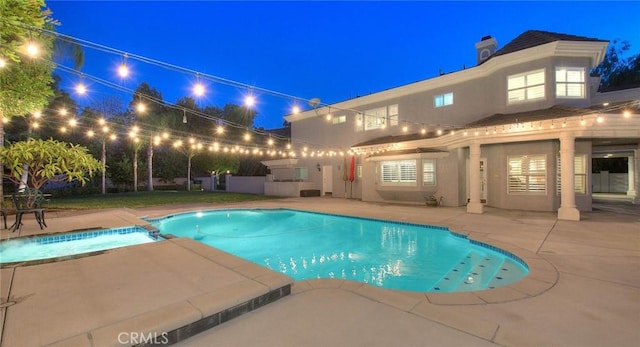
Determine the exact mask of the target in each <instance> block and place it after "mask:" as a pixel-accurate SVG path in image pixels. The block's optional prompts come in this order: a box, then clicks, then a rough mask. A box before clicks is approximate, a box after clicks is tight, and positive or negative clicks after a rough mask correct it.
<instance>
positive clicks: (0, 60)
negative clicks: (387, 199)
mask: <svg viewBox="0 0 640 347" xmlns="http://www.w3.org/2000/svg"><path fill="white" fill-rule="evenodd" d="M5 66H7V61H6V60H5V59H4V58H3V57H0V69H2V68H3V67H5Z"/></svg>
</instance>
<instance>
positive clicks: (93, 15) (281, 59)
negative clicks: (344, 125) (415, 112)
mask: <svg viewBox="0 0 640 347" xmlns="http://www.w3.org/2000/svg"><path fill="white" fill-rule="evenodd" d="M46 4H47V6H48V7H49V8H50V9H51V10H52V11H53V15H52V17H53V18H54V19H56V20H57V21H59V22H60V25H59V26H58V27H57V28H56V32H58V33H61V34H64V35H68V36H71V37H74V38H77V39H80V40H82V41H86V42H91V43H93V44H97V45H100V46H102V47H103V49H93V48H87V47H85V63H84V66H83V67H82V68H81V70H80V74H70V73H68V72H66V71H59V74H60V75H61V76H62V78H63V81H62V84H61V86H62V87H63V88H64V89H65V90H67V89H68V91H69V93H71V94H72V95H73V86H74V85H75V84H76V83H77V82H78V80H79V79H83V80H84V79H85V77H82V76H94V77H97V78H99V79H102V80H106V81H110V82H113V83H116V84H117V85H118V86H121V87H123V88H120V89H118V88H113V87H106V86H104V85H101V84H100V83H93V84H91V83H92V82H89V93H88V94H87V95H85V96H75V95H74V99H76V100H77V101H78V102H79V103H80V104H85V105H90V104H92V103H94V102H99V101H100V100H101V99H103V98H105V97H118V98H120V99H121V100H123V103H124V105H126V104H128V103H129V101H130V100H131V94H129V93H128V92H125V91H123V89H124V90H135V88H136V87H137V86H138V85H139V84H140V83H142V82H143V81H144V82H147V83H148V84H149V85H151V86H152V87H154V88H156V89H157V90H158V91H160V92H161V93H162V96H163V99H164V100H165V101H167V102H170V103H174V102H175V101H176V100H178V99H180V98H182V97H185V96H193V95H192V92H191V88H192V86H193V83H195V82H196V80H198V81H201V82H203V83H204V84H205V85H206V87H207V92H206V94H205V95H204V96H203V97H201V98H197V102H198V104H199V105H200V106H207V105H216V106H220V107H222V106H224V105H225V104H227V103H235V104H242V103H243V98H244V96H245V95H246V94H248V93H251V94H253V95H254V96H255V97H256V100H257V103H256V105H255V106H254V108H255V109H256V111H257V112H258V114H257V116H256V118H255V121H254V124H255V126H256V127H263V128H266V129H272V128H278V127H281V126H282V124H283V122H284V116H285V115H287V114H290V113H291V107H292V105H293V104H297V105H299V106H300V107H301V108H302V109H303V110H304V109H310V107H309V105H308V103H307V101H308V100H309V99H312V98H319V99H320V101H321V103H322V104H329V103H335V102H340V101H344V100H348V99H351V98H354V97H357V96H363V95H368V94H371V93H374V92H378V91H383V90H386V89H389V88H393V87H397V86H401V85H405V84H409V83H413V82H416V81H420V80H424V79H429V78H433V77H436V76H438V75H439V74H440V72H444V73H448V72H454V71H458V70H460V69H462V68H463V67H466V68H469V67H473V66H475V65H476V50H475V43H476V42H478V41H480V39H481V38H482V37H483V36H486V35H491V36H493V37H494V38H496V40H497V41H498V46H499V47H502V46H504V45H505V44H507V43H508V42H509V41H511V40H513V39H514V38H516V37H517V36H518V35H519V34H521V33H523V32H525V31H527V30H531V29H535V30H545V31H552V32H558V33H564V34H571V35H579V36H587V37H591V38H596V39H603V40H610V41H612V42H613V40H616V39H617V40H627V41H629V42H630V43H631V54H638V53H640V25H638V13H640V2H636V1H626V2H611V1H587V2H578V1H559V2H558V1H549V2H528V1H497V2H483V1H466V2H465V1H461V2H454V1H443V2H434V1H412V2H397V1H394V2H381V1H375V2H371V1H354V2H341V1H329V2H318V1H301V2H294V1H281V2H272V1H258V2H249V1H222V2H220V1H65V0H48V1H46ZM114 51H115V52H125V53H128V56H129V58H126V60H125V61H126V63H127V65H128V66H129V67H130V69H131V76H130V77H128V78H127V79H122V78H120V77H119V76H117V73H116V67H117V65H119V64H120V63H121V62H122V61H123V57H124V55H123V54H114V53H113V52H114ZM130 56H141V57H144V58H147V59H152V60H153V61H155V62H157V63H156V64H149V63H146V62H143V61H139V60H136V59H131V58H130ZM167 66H173V67H179V68H168V67H167ZM185 71H187V73H185ZM201 76H215V77H217V78H222V79H225V80H228V81H232V82H233V83H231V84H233V86H229V85H225V84H222V83H216V82H214V81H211V80H209V79H208V78H204V77H201ZM86 80H87V81H89V78H86ZM241 86H247V87H253V88H244V87H241Z"/></svg>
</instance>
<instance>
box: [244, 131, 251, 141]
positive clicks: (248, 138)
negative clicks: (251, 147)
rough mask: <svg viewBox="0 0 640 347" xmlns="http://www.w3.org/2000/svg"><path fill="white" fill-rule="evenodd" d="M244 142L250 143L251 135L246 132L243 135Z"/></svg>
mask: <svg viewBox="0 0 640 347" xmlns="http://www.w3.org/2000/svg"><path fill="white" fill-rule="evenodd" d="M244 140H245V141H251V134H250V133H249V132H248V131H247V132H246V133H245V134H244Z"/></svg>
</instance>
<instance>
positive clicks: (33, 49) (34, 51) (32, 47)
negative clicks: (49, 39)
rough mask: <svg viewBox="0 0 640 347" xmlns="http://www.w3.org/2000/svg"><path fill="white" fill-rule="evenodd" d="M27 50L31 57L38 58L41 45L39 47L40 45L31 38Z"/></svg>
mask: <svg viewBox="0 0 640 347" xmlns="http://www.w3.org/2000/svg"><path fill="white" fill-rule="evenodd" d="M26 52H27V55H28V56H29V57H31V58H36V57H37V56H38V54H40V47H38V45H37V44H36V43H35V42H34V41H32V40H29V42H28V43H27V47H26Z"/></svg>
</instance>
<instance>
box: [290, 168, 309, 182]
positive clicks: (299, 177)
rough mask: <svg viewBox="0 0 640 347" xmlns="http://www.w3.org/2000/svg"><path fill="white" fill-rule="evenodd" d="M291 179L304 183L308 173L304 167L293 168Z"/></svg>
mask: <svg viewBox="0 0 640 347" xmlns="http://www.w3.org/2000/svg"><path fill="white" fill-rule="evenodd" d="M293 178H294V179H295V180H296V181H304V180H306V179H307V178H309V171H308V169H307V168H306V167H296V168H293Z"/></svg>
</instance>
